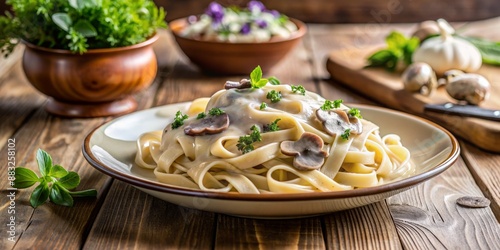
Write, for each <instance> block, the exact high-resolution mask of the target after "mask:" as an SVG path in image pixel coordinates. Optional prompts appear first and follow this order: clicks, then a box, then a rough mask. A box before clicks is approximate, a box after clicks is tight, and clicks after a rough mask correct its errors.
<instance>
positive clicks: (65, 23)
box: [52, 13, 72, 31]
mask: <svg viewBox="0 0 500 250" xmlns="http://www.w3.org/2000/svg"><path fill="white" fill-rule="evenodd" d="M52 21H53V22H54V23H55V24H56V25H57V26H58V27H59V28H61V29H62V30H64V31H69V27H70V26H71V24H72V21H71V17H70V16H69V15H68V14H67V13H54V14H53V15H52Z"/></svg>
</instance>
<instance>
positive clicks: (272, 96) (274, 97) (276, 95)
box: [266, 89, 282, 103]
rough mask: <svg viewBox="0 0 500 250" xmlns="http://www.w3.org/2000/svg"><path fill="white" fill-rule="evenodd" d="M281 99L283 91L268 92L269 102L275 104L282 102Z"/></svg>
mask: <svg viewBox="0 0 500 250" xmlns="http://www.w3.org/2000/svg"><path fill="white" fill-rule="evenodd" d="M281 97H282V95H281V91H280V92H278V91H276V90H274V89H273V90H271V91H269V92H267V96H266V98H267V99H269V100H271V102H273V103H275V102H279V101H280V100H281Z"/></svg>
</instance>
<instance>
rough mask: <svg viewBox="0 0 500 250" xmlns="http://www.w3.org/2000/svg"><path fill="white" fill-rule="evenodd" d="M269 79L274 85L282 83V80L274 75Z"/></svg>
mask: <svg viewBox="0 0 500 250" xmlns="http://www.w3.org/2000/svg"><path fill="white" fill-rule="evenodd" d="M267 80H268V81H269V83H270V84H272V85H280V84H281V81H280V80H279V79H278V78H276V77H274V76H271V77H269V78H268V79H267Z"/></svg>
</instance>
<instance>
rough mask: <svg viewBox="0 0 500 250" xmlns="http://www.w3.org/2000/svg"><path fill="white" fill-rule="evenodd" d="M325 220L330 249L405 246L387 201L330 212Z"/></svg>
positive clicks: (397, 247) (398, 247)
mask: <svg viewBox="0 0 500 250" xmlns="http://www.w3.org/2000/svg"><path fill="white" fill-rule="evenodd" d="M323 220H324V223H325V241H326V245H327V247H328V249H401V245H400V243H399V239H398V233H397V231H396V228H395V226H394V223H393V221H392V219H391V215H390V213H389V211H388V210H387V205H386V204H385V202H377V203H374V204H370V205H367V206H363V207H360V208H355V209H350V210H346V211H340V212H337V213H334V214H331V215H326V216H324V218H323Z"/></svg>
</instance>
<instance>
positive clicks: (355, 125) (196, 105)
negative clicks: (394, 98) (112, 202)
mask: <svg viewBox="0 0 500 250" xmlns="http://www.w3.org/2000/svg"><path fill="white" fill-rule="evenodd" d="M459 151H460V148H459V145H458V142H457V140H456V139H455V138H454V137H453V135H451V134H450V133H449V132H448V131H446V130H445V129H444V128H442V127H440V126H439V125H436V124H434V123H432V122H430V121H427V120H425V119H422V118H419V117H416V116H413V115H409V114H405V113H402V112H398V111H394V110H389V109H385V108H380V107H374V106H367V105H358V104H352V105H345V104H344V103H343V102H342V100H326V99H324V98H323V97H321V96H320V95H318V94H316V93H313V92H310V91H306V90H305V89H304V88H303V87H302V86H294V85H286V84H280V85H273V84H270V83H269V82H268V83H267V84H265V85H264V86H260V87H258V88H256V87H254V86H252V84H251V83H250V81H248V80H241V81H240V82H230V81H228V82H226V84H225V88H224V89H222V90H220V91H218V92H216V93H215V94H214V95H212V96H211V97H207V98H200V99H196V100H193V101H192V102H185V103H177V104H170V105H166V106H161V107H155V108H151V109H147V110H143V111H138V112H135V113H132V114H129V115H125V116H122V117H119V118H116V119H114V120H112V121H110V122H108V123H105V124H103V125H102V126H100V127H98V128H96V129H95V130H94V131H92V132H91V133H90V134H89V135H88V136H87V137H86V139H85V141H84V145H83V154H84V156H85V158H86V159H87V161H88V162H89V163H90V164H91V165H92V166H93V167H95V168H96V169H98V170H100V171H101V172H103V173H105V174H107V175H109V176H111V177H113V178H116V179H119V180H122V181H124V182H127V183H129V184H131V185H133V186H135V187H136V188H138V189H140V190H142V191H144V192H146V193H148V194H150V195H153V196H155V197H157V198H160V199H163V200H165V201H168V202H171V203H174V204H178V205H181V206H185V207H189V208H194V209H200V210H205V211H211V212H218V213H224V214H231V215H236V216H243V217H254V218H288V217H302V216H312V215H318V214H324V213H330V212H335V211H339V210H345V209H350V208H355V207H360V206H364V205H367V204H370V203H373V202H377V201H380V200H383V199H385V198H388V197H390V196H392V195H395V194H397V193H399V192H402V191H404V190H407V189H409V188H411V187H413V186H415V185H417V184H420V183H422V182H424V181H426V180H428V179H430V178H432V177H434V176H436V175H438V174H440V173H442V172H443V171H445V170H446V169H447V168H448V167H450V166H451V165H452V164H453V163H454V162H455V160H456V159H457V157H458V155H459Z"/></svg>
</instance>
